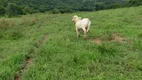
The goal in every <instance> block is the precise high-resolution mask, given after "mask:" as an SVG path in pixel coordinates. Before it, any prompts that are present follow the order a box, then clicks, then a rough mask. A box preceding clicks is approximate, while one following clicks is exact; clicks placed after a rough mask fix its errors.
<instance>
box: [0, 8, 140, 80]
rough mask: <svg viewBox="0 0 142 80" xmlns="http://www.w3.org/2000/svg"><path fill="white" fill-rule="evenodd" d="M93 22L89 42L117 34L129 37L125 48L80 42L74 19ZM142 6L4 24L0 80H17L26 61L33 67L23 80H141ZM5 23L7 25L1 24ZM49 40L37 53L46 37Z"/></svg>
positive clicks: (40, 16)
mask: <svg viewBox="0 0 142 80" xmlns="http://www.w3.org/2000/svg"><path fill="white" fill-rule="evenodd" d="M75 14H77V15H79V16H81V17H88V18H90V19H91V21H92V25H91V30H90V32H89V34H88V37H89V38H100V37H102V36H103V35H106V36H105V37H104V38H103V40H105V39H110V38H111V37H112V36H111V34H113V33H114V32H117V33H119V34H120V35H121V36H124V37H126V41H124V43H123V44H121V43H119V42H111V41H106V42H103V43H102V44H101V45H97V44H95V43H93V42H91V41H90V40H84V39H83V34H82V36H81V37H80V38H78V39H77V38H76V32H75V27H74V24H73V22H72V21H71V18H72V16H73V15H75ZM141 14H142V6H139V7H131V8H123V9H112V10H103V11H97V12H77V13H71V14H57V15H53V14H33V15H25V16H21V17H18V18H1V19H0V23H1V24H0V80H13V79H14V77H15V75H16V74H18V72H19V69H20V68H21V67H22V66H23V65H24V63H25V62H24V61H25V58H26V57H31V58H32V62H31V63H30V65H28V68H27V69H25V70H24V72H23V73H22V75H21V79H22V80H141V79H142V58H141V57H142V53H141V52H142V23H141V21H142V15H141ZM2 23H3V24H2ZM45 33H46V34H47V39H46V41H45V43H44V44H41V45H40V46H39V47H38V48H37V45H36V43H38V42H39V41H41V39H42V37H43V35H44V34H45Z"/></svg>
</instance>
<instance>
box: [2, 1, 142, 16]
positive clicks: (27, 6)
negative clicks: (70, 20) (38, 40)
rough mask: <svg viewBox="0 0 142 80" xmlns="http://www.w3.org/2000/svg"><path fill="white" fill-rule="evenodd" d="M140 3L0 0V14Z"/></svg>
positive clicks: (82, 9)
mask: <svg viewBox="0 0 142 80" xmlns="http://www.w3.org/2000/svg"><path fill="white" fill-rule="evenodd" d="M139 5H142V0H0V15H1V16H2V15H8V16H16V15H24V14H32V13H38V12H42V13H43V12H46V11H51V12H52V13H54V14H57V13H71V12H74V11H97V10H104V9H113V8H120V7H130V6H139Z"/></svg>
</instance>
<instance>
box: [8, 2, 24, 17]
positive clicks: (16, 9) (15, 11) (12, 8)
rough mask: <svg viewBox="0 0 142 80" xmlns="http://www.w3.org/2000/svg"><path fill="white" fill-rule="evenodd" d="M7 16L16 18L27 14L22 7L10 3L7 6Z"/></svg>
mask: <svg viewBox="0 0 142 80" xmlns="http://www.w3.org/2000/svg"><path fill="white" fill-rule="evenodd" d="M7 14H8V15H9V16H16V15H22V14H25V13H24V11H23V8H22V7H21V6H18V5H16V4H14V3H9V4H8V6H7Z"/></svg>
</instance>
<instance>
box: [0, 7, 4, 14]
mask: <svg viewBox="0 0 142 80" xmlns="http://www.w3.org/2000/svg"><path fill="white" fill-rule="evenodd" d="M4 14H5V8H4V7H2V6H0V15H4Z"/></svg>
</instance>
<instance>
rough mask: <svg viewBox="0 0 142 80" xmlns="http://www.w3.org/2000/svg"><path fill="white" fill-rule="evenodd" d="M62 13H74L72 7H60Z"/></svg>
mask: <svg viewBox="0 0 142 80" xmlns="http://www.w3.org/2000/svg"><path fill="white" fill-rule="evenodd" d="M60 12H61V13H72V12H73V10H72V9H71V8H65V9H60Z"/></svg>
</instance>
